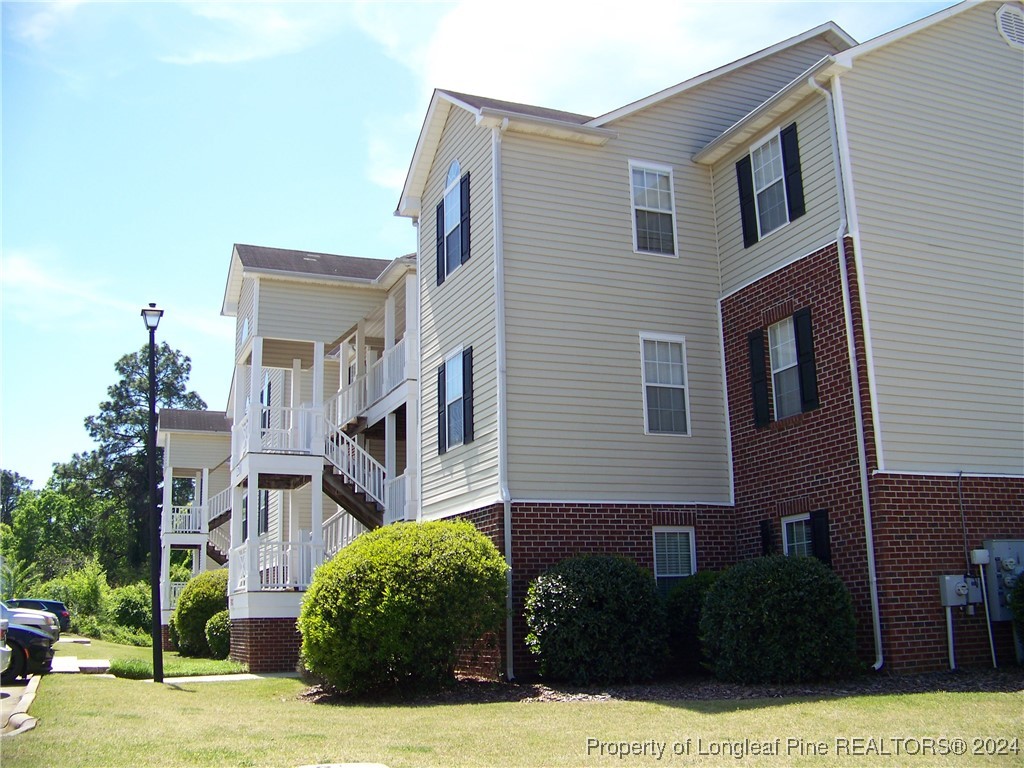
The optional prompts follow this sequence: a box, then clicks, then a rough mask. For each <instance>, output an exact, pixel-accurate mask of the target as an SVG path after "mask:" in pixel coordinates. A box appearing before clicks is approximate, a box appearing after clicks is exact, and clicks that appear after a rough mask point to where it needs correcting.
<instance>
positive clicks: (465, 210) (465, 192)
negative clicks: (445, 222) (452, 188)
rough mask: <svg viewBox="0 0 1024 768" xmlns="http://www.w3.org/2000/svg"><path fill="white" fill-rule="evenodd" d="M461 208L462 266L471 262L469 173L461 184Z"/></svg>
mask: <svg viewBox="0 0 1024 768" xmlns="http://www.w3.org/2000/svg"><path fill="white" fill-rule="evenodd" d="M459 207H460V208H461V209H462V220H461V221H460V222H459V227H460V228H461V230H462V258H461V260H460V261H459V263H460V264H465V263H466V262H467V261H469V173H468V172H467V173H466V175H465V176H463V177H462V181H461V182H459Z"/></svg>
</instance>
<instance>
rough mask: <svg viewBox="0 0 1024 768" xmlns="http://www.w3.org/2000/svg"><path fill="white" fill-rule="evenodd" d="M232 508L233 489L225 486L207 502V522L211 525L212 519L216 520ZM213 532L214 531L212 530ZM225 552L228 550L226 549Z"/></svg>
mask: <svg viewBox="0 0 1024 768" xmlns="http://www.w3.org/2000/svg"><path fill="white" fill-rule="evenodd" d="M230 509H231V489H230V488H225V489H224V490H223V491H221V492H220V493H218V494H216V495H215V496H213V497H211V498H210V500H209V501H208V502H207V504H206V523H207V525H209V523H210V521H211V520H216V519H217V518H218V517H220V516H221V515H223V514H224V513H225V512H228V511H229V510H230ZM211 533H212V531H211ZM224 551H225V552H226V551H227V550H224Z"/></svg>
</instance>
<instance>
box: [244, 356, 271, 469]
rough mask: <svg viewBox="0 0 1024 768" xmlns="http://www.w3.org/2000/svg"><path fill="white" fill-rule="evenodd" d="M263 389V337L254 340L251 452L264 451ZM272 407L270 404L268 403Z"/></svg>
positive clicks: (250, 383) (250, 411)
mask: <svg viewBox="0 0 1024 768" xmlns="http://www.w3.org/2000/svg"><path fill="white" fill-rule="evenodd" d="M262 387H263V337H262V336H254V337H253V340H252V365H251V366H250V369H249V452H250V453H253V452H256V451H259V450H261V449H262V442H263V441H262V437H261V434H260V432H261V429H260V427H261V423H260V422H261V420H262V417H263V410H262V408H261V406H260V390H261V389H262ZM267 405H270V403H267Z"/></svg>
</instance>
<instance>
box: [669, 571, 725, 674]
mask: <svg viewBox="0 0 1024 768" xmlns="http://www.w3.org/2000/svg"><path fill="white" fill-rule="evenodd" d="M719 576H721V572H720V571H698V572H697V573H695V574H693V575H692V576H687V577H686V578H685V579H683V580H682V581H680V582H679V583H678V584H677V585H676V586H674V587H673V588H672V589H671V590H670V591H669V593H668V596H667V597H666V598H665V616H666V619H667V620H668V648H669V656H670V659H671V663H672V667H673V669H674V670H675V671H677V672H699V671H700V670H701V669H702V668H703V665H702V663H701V662H702V660H703V658H704V653H703V649H702V647H701V643H700V617H701V614H702V613H703V608H704V599H705V598H706V597H707V594H708V591H709V590H710V589H711V587H712V585H714V583H715V582H716V581H718V577H719Z"/></svg>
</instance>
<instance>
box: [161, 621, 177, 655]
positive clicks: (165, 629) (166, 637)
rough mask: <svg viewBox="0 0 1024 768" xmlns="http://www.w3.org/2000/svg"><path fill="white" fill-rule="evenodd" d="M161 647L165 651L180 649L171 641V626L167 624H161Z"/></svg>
mask: <svg viewBox="0 0 1024 768" xmlns="http://www.w3.org/2000/svg"><path fill="white" fill-rule="evenodd" d="M160 647H161V648H162V649H163V650H165V651H176V650H178V647H177V646H176V645H175V644H174V643H172V642H171V628H170V626H169V625H167V624H161V625H160Z"/></svg>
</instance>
